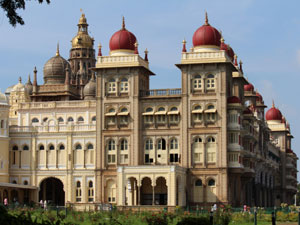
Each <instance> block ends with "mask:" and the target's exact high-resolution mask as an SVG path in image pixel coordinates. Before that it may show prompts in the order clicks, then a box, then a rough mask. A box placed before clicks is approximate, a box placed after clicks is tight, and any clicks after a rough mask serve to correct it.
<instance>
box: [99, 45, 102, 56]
mask: <svg viewBox="0 0 300 225" xmlns="http://www.w3.org/2000/svg"><path fill="white" fill-rule="evenodd" d="M101 48H102V45H101V44H100V43H99V45H98V56H102V52H101Z"/></svg>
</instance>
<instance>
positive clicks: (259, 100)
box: [256, 92, 263, 102]
mask: <svg viewBox="0 0 300 225" xmlns="http://www.w3.org/2000/svg"><path fill="white" fill-rule="evenodd" d="M256 101H257V102H262V101H263V98H262V96H261V95H260V94H259V93H258V92H256Z"/></svg>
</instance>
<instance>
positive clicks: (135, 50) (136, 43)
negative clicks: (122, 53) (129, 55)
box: [134, 41, 139, 54]
mask: <svg viewBox="0 0 300 225" xmlns="http://www.w3.org/2000/svg"><path fill="white" fill-rule="evenodd" d="M138 46H139V44H138V42H137V41H136V42H135V43H134V54H139V51H138Z"/></svg>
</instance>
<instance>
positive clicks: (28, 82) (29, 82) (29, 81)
mask: <svg viewBox="0 0 300 225" xmlns="http://www.w3.org/2000/svg"><path fill="white" fill-rule="evenodd" d="M27 84H31V80H30V74H29V75H28V81H27Z"/></svg>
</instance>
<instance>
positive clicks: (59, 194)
mask: <svg viewBox="0 0 300 225" xmlns="http://www.w3.org/2000/svg"><path fill="white" fill-rule="evenodd" d="M192 42H193V46H192V47H191V48H190V51H188V50H187V47H186V41H185V40H184V41H183V48H182V52H181V53H178V56H180V55H181V60H180V62H179V63H178V64H176V66H177V67H178V69H179V70H180V71H181V88H177V89H154V90H150V89H149V86H150V78H151V76H154V75H155V74H154V73H153V72H152V71H151V70H150V66H149V61H148V51H147V50H145V55H144V56H141V55H140V54H139V49H138V41H137V38H136V37H135V35H134V34H133V33H131V32H130V31H129V30H127V28H126V27H125V21H124V19H123V23H122V27H121V29H120V30H119V31H117V32H116V33H114V34H113V35H112V37H111V39H110V41H109V48H110V52H109V55H107V56H104V55H102V52H101V45H99V48H98V55H97V57H96V56H95V50H94V39H93V38H91V37H90V36H89V33H88V24H87V20H86V18H85V15H84V14H82V16H81V18H80V20H79V23H78V32H77V34H76V36H75V37H74V38H73V39H72V41H71V43H72V47H71V49H70V55H69V59H68V60H67V59H65V58H63V57H62V56H61V55H60V53H59V47H57V50H56V54H55V56H53V57H52V58H50V59H49V60H48V61H47V62H46V63H45V65H44V69H43V78H44V83H43V84H38V82H37V77H38V76H41V75H40V73H38V71H37V69H36V68H35V69H34V77H33V82H32V83H31V79H30V76H29V78H28V81H27V82H26V83H25V84H23V83H22V80H21V78H20V79H19V82H18V83H17V84H16V85H13V86H11V87H9V88H8V89H7V90H6V92H5V94H1V95H0V126H1V127H0V143H1V150H0V151H1V155H0V200H1V202H3V199H5V198H7V199H8V200H9V202H13V201H19V202H20V203H25V204H28V203H29V202H30V201H34V202H38V201H40V200H43V201H44V200H47V201H49V202H52V203H53V204H56V205H66V204H71V205H73V206H74V207H76V208H78V209H82V210H83V209H94V207H95V206H96V205H97V204H100V203H111V204H114V205H117V206H120V207H124V208H126V207H128V208H134V207H137V206H147V205H151V206H157V207H159V206H162V205H163V206H168V207H170V208H172V207H175V206H186V205H199V206H208V205H209V206H210V205H212V204H215V203H217V204H231V205H232V206H241V205H244V204H246V205H249V206H274V205H277V206H278V205H280V203H283V202H284V203H288V204H292V203H293V199H294V196H295V194H296V192H297V160H298V158H297V155H296V154H295V153H294V151H293V150H292V147H291V142H292V138H293V136H292V134H291V130H290V125H289V123H288V122H287V120H286V119H285V117H284V116H283V115H282V114H281V112H280V110H279V109H278V108H276V107H275V105H274V103H273V106H272V107H271V108H270V109H268V110H267V111H266V113H265V108H266V107H267V106H266V105H265V104H264V101H263V97H262V96H261V95H260V94H259V92H258V91H257V90H255V88H254V86H253V85H252V84H251V83H250V82H249V81H248V80H247V79H245V77H244V72H243V69H242V62H240V63H239V65H238V61H237V56H236V55H235V53H234V51H233V49H232V48H231V47H230V46H229V45H228V44H226V43H225V41H224V38H223V37H222V35H221V34H220V32H219V31H218V30H217V29H216V28H214V27H213V26H211V25H210V24H209V22H208V18H207V15H206V18H205V22H204V25H202V26H200V27H199V29H197V30H196V31H195V33H194V35H193V40H192Z"/></svg>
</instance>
